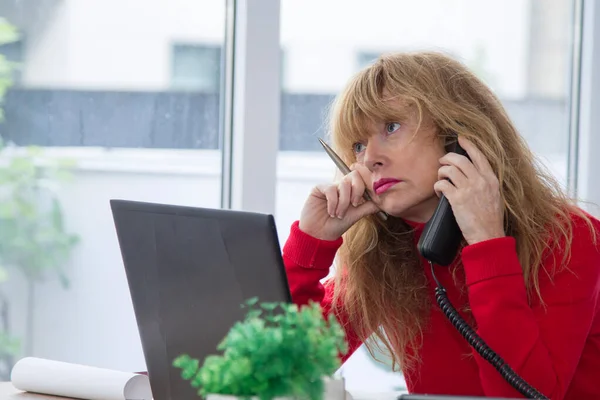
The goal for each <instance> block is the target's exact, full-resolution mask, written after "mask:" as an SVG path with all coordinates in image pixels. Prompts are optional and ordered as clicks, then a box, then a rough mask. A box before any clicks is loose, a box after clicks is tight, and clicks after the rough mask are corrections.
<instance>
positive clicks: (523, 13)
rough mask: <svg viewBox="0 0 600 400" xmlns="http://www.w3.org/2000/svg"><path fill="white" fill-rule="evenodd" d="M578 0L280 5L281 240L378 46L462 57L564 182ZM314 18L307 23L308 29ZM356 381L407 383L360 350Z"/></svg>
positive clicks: (324, 176) (326, 169) (330, 170)
mask: <svg viewBox="0 0 600 400" xmlns="http://www.w3.org/2000/svg"><path fill="white" fill-rule="evenodd" d="M572 6H573V4H572V1H570V0H553V1H522V0H511V1H504V0H503V1H493V2H490V1H486V2H481V1H477V0H451V1H448V0H427V1H418V2H417V1H408V0H369V1H353V2H349V1H343V0H331V1H326V2H323V1H318V0H302V1H300V0H296V1H294V0H289V1H283V2H282V4H281V46H282V48H284V49H285V64H284V65H283V68H284V70H283V71H282V76H283V77H284V79H285V80H284V82H283V83H282V93H281V95H282V110H281V134H280V135H281V136H280V152H279V157H278V181H277V210H276V211H277V223H278V229H279V231H280V240H281V242H282V243H284V242H285V240H286V239H287V237H288V233H289V227H290V225H291V224H292V222H293V221H294V220H296V219H298V218H299V216H300V210H301V208H302V206H303V204H304V201H305V200H306V198H307V196H308V193H309V191H310V189H311V188H312V186H314V185H315V184H317V183H326V182H330V181H331V180H332V179H333V177H334V173H335V167H334V166H333V164H332V162H331V161H330V160H329V158H328V157H327V156H326V155H325V153H324V152H323V150H322V148H321V146H320V144H319V142H318V141H317V137H323V136H324V135H325V132H324V126H325V124H326V121H325V120H324V116H325V115H326V113H327V111H328V106H329V105H330V102H331V100H332V99H333V96H335V95H336V94H337V93H338V92H339V91H340V89H341V88H342V87H343V85H344V84H345V83H346V82H347V80H348V79H349V78H350V77H351V76H352V75H353V74H354V73H355V72H357V71H358V70H359V69H360V68H363V67H364V66H366V65H368V64H369V63H370V62H372V61H373V60H374V59H376V58H377V57H378V56H379V55H380V54H382V53H387V52H395V51H411V50H438V51H443V52H445V53H447V54H450V55H451V56H453V57H455V58H457V59H459V60H460V61H463V62H465V63H466V64H467V66H469V67H470V68H471V69H472V70H473V71H474V72H475V73H476V74H477V75H478V76H479V77H481V78H482V79H484V80H485V82H487V84H489V85H490V86H491V87H492V89H493V90H494V91H495V92H496V94H497V95H498V96H499V97H500V98H501V100H502V102H503V104H504V106H505V107H506V109H507V111H508V113H509V115H510V117H511V118H512V119H513V122H514V123H515V124H516V126H517V128H518V129H519V130H520V132H521V134H522V135H523V136H524V137H525V138H526V140H527V141H528V143H529V145H530V146H531V148H532V149H533V150H534V151H535V153H536V154H537V155H539V156H540V157H542V159H543V160H545V162H546V164H547V166H548V167H549V168H550V169H551V171H552V172H553V173H554V174H555V175H556V176H557V177H558V178H559V179H560V181H561V182H562V183H563V184H564V183H565V176H566V165H567V163H566V159H567V141H568V115H569V107H568V104H569V90H570V87H569V65H570V54H571V46H572V38H571V31H572V28H573V27H572V24H571V15H572V11H571V10H572ZM307 26H310V29H306V27H307ZM343 373H344V374H345V376H346V377H347V378H348V381H347V383H348V385H349V387H350V388H353V389H356V390H363V389H364V390H377V391H386V390H390V389H394V388H402V387H403V385H404V382H403V380H402V378H401V376H400V375H399V374H394V373H391V372H389V368H388V367H387V366H385V365H381V364H378V363H375V362H373V361H372V359H371V358H370V357H369V356H368V353H366V352H365V351H363V349H361V350H360V351H358V352H357V353H356V354H355V355H353V357H352V358H351V359H350V360H349V361H348V362H347V363H346V365H345V366H344V367H343Z"/></svg>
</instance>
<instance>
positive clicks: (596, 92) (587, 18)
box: [574, 0, 600, 216]
mask: <svg viewBox="0 0 600 400" xmlns="http://www.w3.org/2000/svg"><path fill="white" fill-rule="evenodd" d="M581 6H582V10H583V13H582V19H581V27H580V28H581V32H582V37H581V69H580V80H579V88H580V90H579V101H578V102H579V110H578V111H579V112H578V115H577V117H578V128H579V129H578V131H577V132H575V134H576V135H577V137H576V138H577V140H576V141H577V151H576V152H574V154H576V156H577V164H576V165H577V172H578V173H576V174H575V176H574V178H575V179H576V180H577V181H576V182H577V187H576V188H577V191H576V192H575V193H576V195H577V197H578V198H579V199H580V200H583V202H582V206H583V207H584V208H585V209H587V210H588V211H589V212H590V213H592V214H595V215H597V216H600V212H599V211H600V208H598V206H600V154H599V153H600V40H599V39H598V38H600V3H597V2H596V0H581ZM594 38H596V40H594ZM587 203H592V204H593V205H592V206H590V205H589V204H587Z"/></svg>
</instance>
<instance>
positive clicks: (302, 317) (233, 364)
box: [173, 298, 347, 400]
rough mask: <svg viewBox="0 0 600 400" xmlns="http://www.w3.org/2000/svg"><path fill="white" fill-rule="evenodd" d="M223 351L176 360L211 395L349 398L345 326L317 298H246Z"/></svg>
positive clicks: (262, 398) (316, 399)
mask: <svg viewBox="0 0 600 400" xmlns="http://www.w3.org/2000/svg"><path fill="white" fill-rule="evenodd" d="M244 306H246V307H248V308H249V311H248V312H247V314H246V317H245V319H243V320H242V321H239V322H237V323H235V324H234V325H233V326H232V327H231V329H230V330H229V332H228V334H227V335H226V336H225V338H224V339H223V340H222V341H221V343H220V344H219V345H218V347H217V350H219V351H222V354H218V355H216V354H215V355H211V356H208V357H207V358H206V359H205V360H204V362H203V363H202V365H200V361H199V360H197V359H194V358H192V357H190V356H189V355H187V354H183V355H181V356H179V357H177V358H176V359H175V360H174V362H173V365H174V366H175V367H177V368H180V369H181V376H182V378H183V379H185V380H189V381H190V384H191V385H192V386H193V387H194V388H196V389H198V394H199V395H200V396H203V397H205V398H206V399H207V400H217V399H219V398H220V399H223V398H237V399H250V398H254V399H260V400H271V399H274V398H294V399H302V400H323V399H326V400H344V399H345V390H344V381H343V379H335V378H334V374H335V372H336V370H337V369H338V368H339V367H340V365H341V357H340V355H342V354H345V353H346V352H347V344H346V340H345V335H344V331H343V330H342V328H341V326H340V325H339V323H338V321H337V320H336V318H335V317H334V316H333V315H330V317H329V318H325V317H324V316H323V310H322V309H321V307H320V305H319V304H317V303H309V304H308V305H306V306H302V307H298V306H296V305H295V304H286V303H261V304H258V300H257V299H256V298H253V299H250V300H249V301H247V302H246V303H245V305H244Z"/></svg>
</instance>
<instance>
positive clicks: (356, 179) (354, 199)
mask: <svg viewBox="0 0 600 400" xmlns="http://www.w3.org/2000/svg"><path fill="white" fill-rule="evenodd" d="M347 177H348V179H349V180H350V182H351V185H352V191H351V197H350V201H351V203H352V205H353V206H354V207H356V206H357V205H359V204H360V201H361V199H362V196H363V193H364V192H365V182H364V181H363V179H362V178H361V176H360V174H359V173H358V172H357V171H352V172H351V173H349V174H348V175H347Z"/></svg>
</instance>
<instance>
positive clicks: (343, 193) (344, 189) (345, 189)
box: [335, 177, 352, 219]
mask: <svg viewBox="0 0 600 400" xmlns="http://www.w3.org/2000/svg"><path fill="white" fill-rule="evenodd" d="M344 178H345V179H342V181H341V182H340V183H339V185H338V203H337V208H336V210H335V215H336V216H337V217H338V218H339V219H342V218H344V215H345V214H346V210H347V209H348V206H349V205H350V192H351V191H352V184H351V183H350V180H349V179H347V178H346V177H344Z"/></svg>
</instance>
